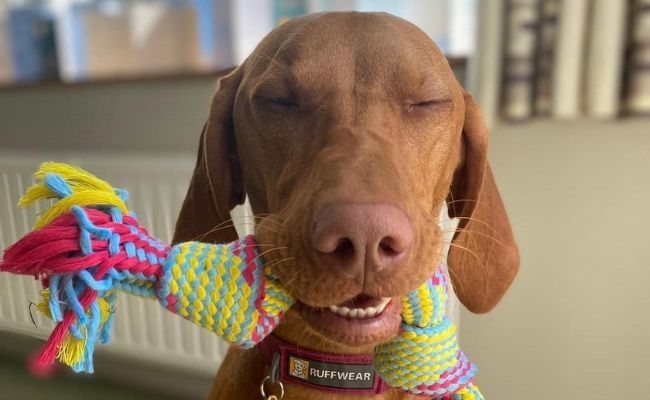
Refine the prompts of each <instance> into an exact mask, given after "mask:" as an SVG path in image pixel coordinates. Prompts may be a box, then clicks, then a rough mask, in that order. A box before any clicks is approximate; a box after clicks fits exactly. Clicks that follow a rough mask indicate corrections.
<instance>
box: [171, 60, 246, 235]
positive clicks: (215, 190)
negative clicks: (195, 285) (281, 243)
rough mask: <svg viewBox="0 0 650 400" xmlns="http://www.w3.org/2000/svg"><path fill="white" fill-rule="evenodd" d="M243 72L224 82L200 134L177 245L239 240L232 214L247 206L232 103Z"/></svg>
mask: <svg viewBox="0 0 650 400" xmlns="http://www.w3.org/2000/svg"><path fill="white" fill-rule="evenodd" d="M241 75H242V71H241V68H239V69H237V70H235V71H233V72H232V73H231V74H229V75H227V76H225V77H223V78H221V80H220V81H219V83H218V87H217V91H216V93H215V95H214V97H213V98H212V103H211V104H210V115H209V117H208V120H207V122H206V123H205V126H204V127H203V133H202V134H201V140H200V144H199V151H198V158H197V160H196V166H195V167H194V174H193V175H192V180H191V181H190V187H189V189H188V190H187V195H186V197H185V200H184V202H183V206H182V208H181V212H180V214H179V216H178V220H177V221H176V230H175V232H174V239H173V242H174V243H178V242H182V241H189V240H199V241H202V242H211V243H226V242H230V241H233V240H235V239H237V232H236V231H235V228H234V224H233V223H232V221H231V219H230V210H231V209H232V208H233V207H235V206H236V205H237V204H241V203H243V202H244V197H245V194H244V185H243V182H242V174H241V167H240V165H239V159H238V157H237V146H236V143H235V132H234V128H233V119H232V118H233V117H232V115H233V103H234V100H235V94H236V93H237V88H238V87H239V83H240V81H241Z"/></svg>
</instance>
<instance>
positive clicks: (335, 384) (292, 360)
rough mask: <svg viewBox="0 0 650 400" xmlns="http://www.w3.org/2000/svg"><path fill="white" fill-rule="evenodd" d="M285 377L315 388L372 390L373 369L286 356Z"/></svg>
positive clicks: (364, 366)
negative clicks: (315, 386) (287, 360)
mask: <svg viewBox="0 0 650 400" xmlns="http://www.w3.org/2000/svg"><path fill="white" fill-rule="evenodd" d="M288 356H289V357H288V358H289V362H288V363H287V364H286V368H287V376H289V377H291V378H293V379H296V380H299V381H303V382H308V383H311V384H313V385H317V386H325V387H331V388H341V389H372V388H373V387H374V385H375V367H374V366H373V365H364V364H338V363H330V362H322V361H316V360H312V359H309V358H306V357H303V356H297V355H295V354H291V353H289V354H288Z"/></svg>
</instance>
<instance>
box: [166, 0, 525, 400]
mask: <svg viewBox="0 0 650 400" xmlns="http://www.w3.org/2000/svg"><path fill="white" fill-rule="evenodd" d="M487 141H488V133H487V129H486V127H485V124H484V122H483V118H482V115H481V112H480V110H479V107H478V106H477V104H476V103H475V101H474V100H473V99H472V97H471V96H470V95H469V94H468V93H467V92H466V91H464V89H463V88H462V87H461V85H460V84H459V83H458V81H457V80H456V78H455V77H454V75H453V73H452V71H451V68H450V67H449V64H448V62H447V60H446V59H445V57H444V55H443V54H442V53H441V52H440V50H439V49H438V48H437V47H436V45H435V44H434V43H433V42H432V41H431V40H430V39H429V38H428V36H427V35H426V34H425V33H423V32H422V31H421V30H420V29H418V28H417V27H416V26H414V25H412V24H411V23H409V22H407V21H405V20H402V19H400V18H397V17H395V16H391V15H389V14H384V13H358V12H337V13H324V14H313V15H308V16H304V17H300V18H296V19H294V20H291V21H289V22H286V23H284V24H282V25H281V26H280V27H278V28H277V29H275V30H274V31H273V32H271V33H270V34H269V35H268V36H267V37H266V38H265V39H263V40H262V42H261V43H260V44H259V45H258V46H257V48H256V49H255V50H254V52H253V53H252V54H251V55H250V56H249V57H248V58H247V59H246V60H245V61H244V62H243V63H242V64H241V65H240V66H239V67H237V68H236V69H235V70H234V71H232V72H231V73H230V74H228V75H227V76H225V77H223V78H222V79H220V81H219V84H218V88H217V90H216V92H215V94H214V97H213V100H212V103H211V107H210V114H209V118H208V120H207V122H206V123H205V126H204V129H203V132H202V135H201V139H200V145H199V150H198V159H197V163H196V167H195V170H194V173H193V176H192V179H191V182H190V186H189V189H188V193H187V196H186V198H185V201H184V203H183V205H182V208H181V211H180V214H179V217H178V221H177V225H176V230H175V237H174V241H175V242H179V241H186V240H197V239H198V240H202V241H207V242H215V243H217V242H229V241H232V240H234V239H236V237H237V234H236V232H235V229H234V227H233V222H232V220H231V219H230V215H229V211H230V210H231V209H232V208H233V207H235V206H236V205H238V204H242V203H243V202H244V200H245V197H246V196H248V199H249V201H250V206H251V208H252V210H253V213H254V215H255V218H256V226H255V235H256V239H257V242H258V243H259V244H260V246H261V250H262V251H263V252H264V257H265V261H266V263H267V265H269V266H270V267H271V269H272V271H273V273H274V274H275V275H276V276H277V277H278V278H279V279H280V281H281V282H282V283H283V284H284V285H285V286H286V288H287V289H288V290H289V292H290V293H291V294H292V295H293V296H294V297H295V298H296V299H297V304H296V306H294V307H293V308H292V309H291V310H289V311H288V312H287V313H286V315H285V317H284V320H283V322H282V323H281V324H280V325H279V327H278V328H277V329H276V330H275V332H274V335H275V336H276V337H278V338H280V339H281V340H283V341H284V342H286V343H291V344H294V345H296V346H300V347H301V348H304V349H311V350H312V351H316V352H327V353H333V354H353V355H364V354H372V351H373V349H374V347H375V346H377V345H379V344H381V343H384V342H386V341H388V340H390V339H391V338H392V337H394V336H395V335H396V334H397V333H398V332H399V329H400V322H401V317H400V312H401V308H400V307H401V305H400V301H399V300H398V301H395V299H399V298H401V297H402V296H404V295H405V294H406V293H408V292H410V291H411V290H413V289H415V288H416V287H418V286H419V285H420V284H421V283H422V282H424V281H425V279H427V278H428V277H430V276H431V275H432V274H433V272H434V270H435V268H436V267H437V266H438V265H439V264H440V262H441V258H442V256H443V254H442V248H443V241H444V239H443V233H444V232H442V230H441V228H440V227H439V212H440V209H441V207H442V206H443V204H445V202H446V204H447V206H448V210H449V217H450V218H457V219H458V220H459V226H458V229H457V231H456V232H455V233H454V236H453V241H452V244H451V249H450V251H449V254H448V266H449V273H450V277H451V280H452V282H453V285H454V288H455V291H456V293H457V295H458V297H459V299H460V300H461V302H462V303H463V304H464V305H465V306H466V307H467V308H468V309H469V310H470V311H473V312H477V313H484V312H487V311H489V310H490V309H492V308H493V307H494V306H495V304H496V303H497V302H498V301H499V300H500V299H501V297H502V296H503V294H504V292H505V291H506V290H507V288H508V287H509V285H510V284H511V282H512V281H513V279H514V277H515V275H516V273H517V271H518V268H519V255H518V250H517V246H516V244H515V240H514V237H513V233H512V229H511V227H510V223H509V221H508V217H507V215H506V211H505V208H504V205H503V202H502V199H501V197H500V195H499V192H498V189H497V186H496V184H495V180H494V177H493V174H492V171H491V169H490V166H489V164H488V162H487ZM362 314H363V315H362ZM301 368H303V366H301ZM301 371H302V370H301ZM268 374H269V363H268V361H267V360H266V358H265V357H264V355H263V354H262V350H260V349H259V348H258V347H254V348H252V349H249V350H243V349H238V348H234V347H233V348H231V349H230V350H229V352H228V354H227V356H226V357H225V360H224V361H223V364H222V367H221V369H220V371H219V373H218V374H217V377H216V378H215V382H214V387H213V390H212V392H211V394H210V396H209V398H210V399H235V398H241V399H256V398H259V397H260V383H261V382H262V380H263V379H264V377H265V376H267V375H268ZM284 387H285V389H286V398H289V399H292V400H298V399H311V400H317V399H332V398H336V399H353V398H358V396H356V395H352V394H346V393H334V394H333V393H331V392H324V391H321V390H319V389H318V388H313V387H307V386H301V385H294V384H290V383H285V384H284ZM373 398H377V399H407V398H416V397H415V396H413V395H408V394H405V393H403V392H401V391H399V390H396V389H391V390H388V391H385V392H383V393H381V394H377V395H376V396H375V397H373Z"/></svg>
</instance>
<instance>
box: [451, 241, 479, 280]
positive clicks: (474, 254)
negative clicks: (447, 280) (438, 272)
mask: <svg viewBox="0 0 650 400" xmlns="http://www.w3.org/2000/svg"><path fill="white" fill-rule="evenodd" d="M450 246H454V247H456V248H458V249H461V250H464V251H466V252H468V253H469V254H471V255H472V256H474V257H475V258H476V260H477V261H478V265H479V266H480V267H481V272H482V273H483V278H484V279H483V282H484V287H483V290H484V291H486V290H487V282H488V272H487V266H486V265H485V263H484V262H483V260H482V259H481V257H479V256H478V254H476V253H475V252H473V251H472V250H470V249H468V248H467V247H465V246H461V245H459V244H456V243H451V244H450ZM452 267H453V266H449V268H452Z"/></svg>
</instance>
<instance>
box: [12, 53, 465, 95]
mask: <svg viewBox="0 0 650 400" xmlns="http://www.w3.org/2000/svg"><path fill="white" fill-rule="evenodd" d="M447 60H448V61H449V65H450V66H451V68H452V69H453V70H454V73H455V74H456V76H457V77H458V79H459V80H461V81H464V80H465V77H466V75H467V72H466V70H467V63H468V60H467V58H465V57H448V58H447ZM233 69H235V67H229V68H224V69H220V70H217V71H211V72H185V73H183V72H181V73H169V74H153V75H139V76H138V75H135V76H119V77H114V78H105V79H89V80H79V81H73V82H64V81H61V80H48V81H39V82H25V83H10V84H0V91H14V90H29V89H34V88H37V89H40V88H53V89H59V88H68V87H86V86H106V85H120V84H125V83H126V84H132V83H148V82H149V83H150V82H179V81H193V80H194V81H196V80H204V79H216V78H219V77H221V76H223V75H227V74H228V73H230V72H231V71H232V70H233Z"/></svg>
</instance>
